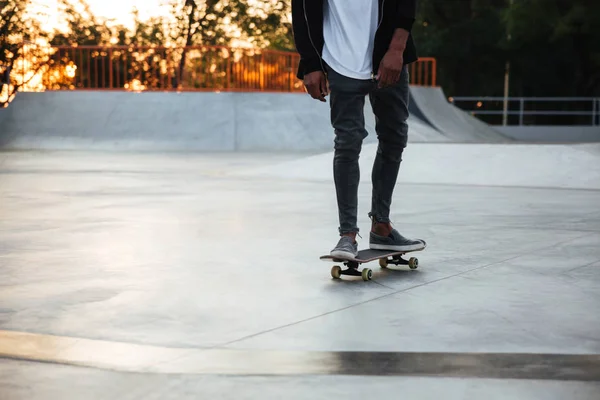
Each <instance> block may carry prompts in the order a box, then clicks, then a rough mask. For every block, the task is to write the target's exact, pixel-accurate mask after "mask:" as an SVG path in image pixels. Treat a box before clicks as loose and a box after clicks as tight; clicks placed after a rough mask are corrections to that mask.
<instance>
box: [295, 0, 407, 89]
mask: <svg viewBox="0 0 600 400" xmlns="http://www.w3.org/2000/svg"><path fill="white" fill-rule="evenodd" d="M326 1H327V0H292V26H293V30H294V42H295V44H296V50H297V51H298V53H300V64H299V65H298V73H297V77H298V78H299V79H304V75H305V74H307V73H309V72H313V71H318V70H322V71H323V72H327V71H326V70H325V61H323V59H322V58H321V55H322V54H323V42H324V40H323V5H324V2H326ZM348 1H352V0H348ZM378 1H379V16H380V19H381V25H380V26H379V28H378V29H377V33H376V34H375V46H374V49H373V74H376V73H377V70H378V69H379V63H380V62H381V59H382V58H383V56H384V55H385V53H386V52H387V50H388V47H389V45H390V42H391V40H392V37H393V35H394V31H395V30H396V29H397V28H403V29H406V30H407V31H408V32H410V31H411V29H412V26H413V23H414V21H415V15H416V8H417V0H378ZM415 61H417V50H416V48H415V44H414V41H413V37H412V35H409V37H408V41H407V43H406V49H405V51H404V64H405V65H407V64H410V63H412V62H415Z"/></svg>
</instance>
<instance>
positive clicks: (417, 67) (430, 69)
mask: <svg viewBox="0 0 600 400" xmlns="http://www.w3.org/2000/svg"><path fill="white" fill-rule="evenodd" d="M408 72H409V76H410V84H411V85H415V86H430V87H435V86H437V60H436V59H435V58H433V57H420V58H419V60H418V61H417V62H415V63H412V64H410V65H409V66H408Z"/></svg>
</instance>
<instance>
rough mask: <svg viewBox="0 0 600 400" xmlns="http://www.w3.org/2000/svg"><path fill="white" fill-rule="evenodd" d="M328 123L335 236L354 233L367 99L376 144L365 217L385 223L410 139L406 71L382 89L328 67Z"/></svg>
mask: <svg viewBox="0 0 600 400" xmlns="http://www.w3.org/2000/svg"><path fill="white" fill-rule="evenodd" d="M328 81H329V89H330V108H331V124H332V126H333V128H334V130H335V140H334V149H335V152H334V159H333V175H334V182H335V190H336V196H337V204H338V213H339V221H340V226H339V232H340V234H343V233H350V232H358V231H359V228H358V226H357V209H358V185H359V181H360V169H359V164H358V159H359V156H360V151H361V149H362V143H363V140H364V139H365V138H366V137H367V135H368V133H367V130H366V129H365V119H364V106H365V97H366V96H367V95H368V96H369V100H370V102H371V107H372V110H373V113H374V114H375V122H376V125H375V131H376V133H377V138H378V140H379V145H378V147H377V154H376V156H375V162H374V165H373V172H372V174H371V180H372V183H373V192H372V199H371V211H370V212H369V216H370V217H373V218H374V219H375V220H376V221H378V222H389V221H390V219H389V216H390V206H391V203H392V194H393V192H394V187H395V185H396V180H397V178H398V171H399V169H400V163H401V161H402V152H403V151H404V148H405V147H406V144H407V139H408V124H407V122H406V120H407V119H408V97H409V92H408V68H407V67H406V66H405V67H404V69H403V70H402V74H401V76H400V80H399V82H398V83H397V84H396V85H394V86H390V87H387V88H383V89H378V88H377V82H375V81H374V80H370V79H369V80H359V79H353V78H348V77H345V76H343V75H340V74H338V73H337V72H335V71H333V70H332V69H331V68H329V71H328Z"/></svg>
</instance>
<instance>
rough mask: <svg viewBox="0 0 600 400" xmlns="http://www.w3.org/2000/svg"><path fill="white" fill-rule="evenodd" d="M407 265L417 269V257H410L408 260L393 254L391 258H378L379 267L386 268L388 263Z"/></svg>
mask: <svg viewBox="0 0 600 400" xmlns="http://www.w3.org/2000/svg"><path fill="white" fill-rule="evenodd" d="M390 264H394V265H408V267H409V268H410V269H417V268H418V267H419V259H418V258H416V257H411V258H409V259H408V260H405V259H404V258H402V255H396V256H393V257H392V258H391V259H389V258H380V259H379V266H380V267H381V268H387V266H388V265H390Z"/></svg>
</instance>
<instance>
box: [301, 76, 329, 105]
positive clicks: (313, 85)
mask: <svg viewBox="0 0 600 400" xmlns="http://www.w3.org/2000/svg"><path fill="white" fill-rule="evenodd" d="M304 86H305V87H306V91H307V92H308V94H310V96H311V97H312V98H313V99H315V100H320V101H322V102H325V96H327V95H328V94H329V88H328V87H327V78H326V77H325V73H323V71H315V72H311V73H309V74H306V75H305V76H304Z"/></svg>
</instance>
